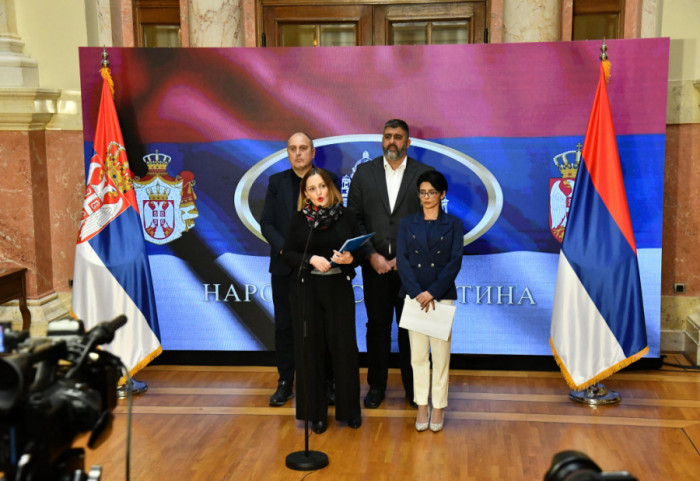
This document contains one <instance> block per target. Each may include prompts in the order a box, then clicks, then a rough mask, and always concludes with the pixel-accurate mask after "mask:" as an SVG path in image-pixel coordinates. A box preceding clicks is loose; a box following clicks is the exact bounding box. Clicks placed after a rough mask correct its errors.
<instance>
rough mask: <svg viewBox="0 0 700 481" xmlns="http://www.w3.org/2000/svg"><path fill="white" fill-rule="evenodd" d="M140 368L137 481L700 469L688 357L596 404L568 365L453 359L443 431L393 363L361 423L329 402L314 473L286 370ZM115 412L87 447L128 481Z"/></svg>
mask: <svg viewBox="0 0 700 481" xmlns="http://www.w3.org/2000/svg"><path fill="white" fill-rule="evenodd" d="M666 360H667V361H668V362H674V363H683V364H687V362H686V361H685V360H684V359H683V358H682V357H681V356H679V355H671V356H669V357H667V358H666ZM137 378H138V379H139V380H141V381H144V382H146V383H147V384H148V386H149V389H148V392H147V393H145V394H143V395H140V396H137V397H135V398H134V401H133V426H132V432H131V460H130V463H131V480H134V481H144V480H148V481H152V480H166V481H180V480H182V481H217V480H302V479H308V480H333V481H336V480H365V479H371V480H387V481H398V480H431V481H432V480H465V481H466V480H541V479H543V478H544V474H545V473H546V471H547V470H548V469H549V467H550V465H551V459H552V456H553V455H554V454H555V453H557V452H559V451H562V450H567V449H575V450H578V451H582V452H584V453H586V454H587V455H588V456H589V457H590V458H591V459H593V461H595V462H596V463H597V464H598V465H599V466H600V467H601V469H603V471H619V470H626V471H629V472H630V473H631V474H633V475H634V476H636V477H637V479H639V480H644V481H655V480H673V481H683V480H696V479H700V372H698V371H690V370H683V369H681V368H676V367H669V366H664V367H663V368H662V369H660V370H654V371H634V372H626V373H618V374H615V375H613V376H612V377H610V378H609V379H607V380H606V381H605V383H604V384H605V386H606V387H608V388H609V389H612V390H615V391H617V392H618V393H619V394H620V396H621V397H622V402H621V403H619V404H616V405H612V406H601V407H597V408H595V407H590V406H586V405H582V404H578V403H574V402H572V401H570V400H569V398H568V394H569V389H568V387H567V386H566V384H565V382H564V380H563V378H562V376H561V374H560V373H558V372H533V371H458V370H453V371H450V392H449V407H448V408H447V410H446V414H445V428H444V430H443V431H442V432H440V433H432V432H430V431H426V432H423V433H418V432H416V430H415V427H414V421H415V413H416V411H415V410H413V409H411V408H410V407H409V406H408V405H407V404H406V402H405V400H404V397H403V391H402V389H401V384H400V380H399V374H398V371H394V370H392V371H391V372H390V376H389V378H390V379H389V389H388V391H387V399H386V401H385V402H384V403H383V404H382V405H381V406H380V408H379V409H375V410H367V409H363V411H362V416H363V424H362V427H361V428H360V429H358V430H354V429H351V428H349V427H347V426H346V425H345V423H339V424H337V423H335V421H334V420H333V419H332V413H333V411H332V408H331V419H330V420H329V427H328V430H327V431H326V432H325V433H323V434H321V435H315V434H313V433H312V434H311V437H310V440H309V445H310V449H312V450H318V451H322V452H324V453H326V454H327V455H328V457H329V459H330V464H329V466H328V467H326V468H324V469H322V470H319V471H314V472H303V471H293V470H290V469H288V468H286V466H285V458H286V456H287V454H289V453H291V452H294V451H300V450H303V449H304V424H303V422H301V421H296V420H295V419H294V412H293V404H292V402H289V403H288V404H287V405H286V406H284V407H281V408H272V407H269V406H268V404H267V403H268V398H269V396H270V394H271V393H272V392H273V390H274V387H275V385H276V381H277V373H276V371H275V369H274V368H269V367H204V366H150V367H148V368H146V369H145V370H143V371H141V372H140V373H139V374H138V375H137ZM361 378H362V379H363V380H364V378H365V371H364V370H363V372H362V374H361ZM366 389H367V388H366V386H364V385H363V388H362V395H363V396H364V393H365V391H366ZM114 412H115V416H116V419H115V423H114V429H113V431H112V433H111V435H110V436H109V437H108V438H107V440H106V441H105V442H104V443H103V444H102V445H101V446H100V447H98V448H97V449H95V450H87V460H86V466H90V465H100V466H102V469H103V475H102V479H103V480H105V481H115V480H123V479H125V465H126V462H125V458H126V438H127V436H126V426H127V415H126V413H127V403H126V401H120V404H119V406H118V407H117V409H116V410H115V411H114ZM85 439H86V438H85V437H82V438H81V439H79V440H78V442H77V443H76V445H84V441H85Z"/></svg>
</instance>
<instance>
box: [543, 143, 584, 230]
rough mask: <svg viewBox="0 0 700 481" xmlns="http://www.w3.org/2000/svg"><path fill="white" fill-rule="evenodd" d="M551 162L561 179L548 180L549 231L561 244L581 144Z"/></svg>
mask: <svg viewBox="0 0 700 481" xmlns="http://www.w3.org/2000/svg"><path fill="white" fill-rule="evenodd" d="M568 156H573V157H575V160H570V159H569V157H568ZM553 160H554V165H556V166H557V168H558V169H559V172H561V177H559V178H550V179H549V230H550V232H551V233H552V235H553V236H554V238H555V239H556V240H558V241H559V242H561V241H562V240H563V239H564V231H565V230H566V219H567V217H568V216H569V207H570V206H571V195H572V194H573V192H574V183H575V182H576V172H577V171H578V166H579V163H580V162H581V144H578V145H577V146H576V150H570V151H567V152H562V153H561V154H557V155H555V156H554V159H553Z"/></svg>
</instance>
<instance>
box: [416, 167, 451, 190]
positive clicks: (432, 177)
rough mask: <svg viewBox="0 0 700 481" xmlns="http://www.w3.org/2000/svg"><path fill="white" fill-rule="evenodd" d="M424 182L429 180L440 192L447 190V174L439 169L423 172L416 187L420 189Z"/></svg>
mask: <svg viewBox="0 0 700 481" xmlns="http://www.w3.org/2000/svg"><path fill="white" fill-rule="evenodd" d="M423 182H428V183H429V184H430V185H432V186H433V188H434V189H435V190H437V191H438V192H440V193H442V192H447V179H445V176H444V175H442V174H441V173H440V172H438V171H437V170H428V171H427V172H423V173H422V174H421V175H420V176H419V177H418V181H417V182H416V187H418V188H419V189H420V185H421V184H422V183H423Z"/></svg>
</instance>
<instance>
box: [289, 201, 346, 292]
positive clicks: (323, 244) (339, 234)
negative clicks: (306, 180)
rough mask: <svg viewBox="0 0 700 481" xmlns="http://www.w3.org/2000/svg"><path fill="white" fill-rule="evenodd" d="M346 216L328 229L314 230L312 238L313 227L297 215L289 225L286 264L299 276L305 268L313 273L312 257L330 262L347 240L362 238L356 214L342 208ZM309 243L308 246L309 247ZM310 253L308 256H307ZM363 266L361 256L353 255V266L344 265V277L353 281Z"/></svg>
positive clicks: (299, 212) (299, 214)
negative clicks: (301, 269)
mask: <svg viewBox="0 0 700 481" xmlns="http://www.w3.org/2000/svg"><path fill="white" fill-rule="evenodd" d="M341 211H342V214H341V216H340V217H339V218H338V220H336V221H335V222H333V223H332V224H331V225H330V226H328V228H326V229H314V231H313V232H312V233H311V237H310V238H309V224H308V222H307V221H306V216H305V215H304V213H303V212H301V211H297V212H296V213H295V214H294V215H293V216H292V219H291V221H290V223H289V230H288V231H287V236H286V238H285V242H284V249H283V250H284V255H283V256H282V257H283V259H284V261H285V262H287V264H288V265H289V266H290V268H291V269H293V270H294V271H295V272H296V271H298V270H299V266H302V268H303V270H304V271H311V270H312V269H313V266H311V265H310V264H309V260H310V259H311V257H312V256H314V255H317V256H321V257H325V258H326V259H330V258H331V256H332V255H333V250H334V249H340V247H341V246H342V245H343V242H345V241H346V240H347V239H351V238H353V237H357V236H359V235H360V226H359V225H358V224H357V218H356V217H355V214H354V213H353V212H352V211H351V210H348V209H346V208H345V207H342V206H341ZM307 243H308V245H307ZM304 250H306V256H304ZM358 264H359V259H358V257H357V256H355V255H353V262H352V264H341V265H339V266H338V267H340V269H341V271H343V274H345V275H346V276H348V278H349V279H354V277H355V267H357V266H358Z"/></svg>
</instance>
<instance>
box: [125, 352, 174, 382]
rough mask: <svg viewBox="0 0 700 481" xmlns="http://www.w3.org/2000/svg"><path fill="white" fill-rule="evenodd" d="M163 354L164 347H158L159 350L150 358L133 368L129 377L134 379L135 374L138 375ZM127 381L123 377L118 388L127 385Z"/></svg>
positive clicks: (144, 359) (149, 356) (147, 357)
mask: <svg viewBox="0 0 700 481" xmlns="http://www.w3.org/2000/svg"><path fill="white" fill-rule="evenodd" d="M162 353H163V347H162V346H158V348H157V349H156V350H155V351H153V352H152V353H150V354H149V355H148V356H146V357H145V358H143V359H142V360H141V362H139V363H138V364H137V365H135V366H134V367H132V368H131V369H130V370H129V376H131V377H133V376H134V374H136V373H137V372H139V371H140V370H141V369H143V368H144V367H146V366H148V365H149V364H150V363H151V361H152V360H154V359H155V358H157V357H158V356H160V355H161V354H162ZM126 379H127V377H126V376H122V377H121V378H120V379H119V382H117V386H123V385H124V383H126Z"/></svg>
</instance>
